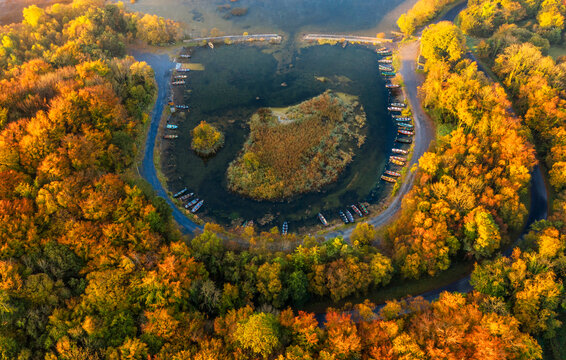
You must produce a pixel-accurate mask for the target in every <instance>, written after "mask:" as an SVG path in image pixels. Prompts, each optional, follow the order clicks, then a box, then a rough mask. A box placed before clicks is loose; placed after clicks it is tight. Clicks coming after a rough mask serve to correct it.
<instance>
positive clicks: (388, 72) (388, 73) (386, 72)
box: [381, 71, 395, 77]
mask: <svg viewBox="0 0 566 360" xmlns="http://www.w3.org/2000/svg"><path fill="white" fill-rule="evenodd" d="M381 76H390V77H391V76H395V72H394V71H382V72H381Z"/></svg>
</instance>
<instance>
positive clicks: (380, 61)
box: [377, 59, 393, 64]
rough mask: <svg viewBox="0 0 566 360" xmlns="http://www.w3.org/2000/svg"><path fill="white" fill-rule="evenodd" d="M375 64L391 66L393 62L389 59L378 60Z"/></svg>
mask: <svg viewBox="0 0 566 360" xmlns="http://www.w3.org/2000/svg"><path fill="white" fill-rule="evenodd" d="M377 62H378V63H380V64H392V63H393V60H391V59H379V60H377Z"/></svg>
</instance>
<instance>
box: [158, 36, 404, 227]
mask: <svg viewBox="0 0 566 360" xmlns="http://www.w3.org/2000/svg"><path fill="white" fill-rule="evenodd" d="M272 49H273V48H264V49H263V51H262V49H261V48H257V47H250V46H246V45H233V46H222V47H216V48H215V49H214V50H210V49H198V50H197V51H196V52H195V53H194V54H193V57H192V62H195V63H202V64H203V65H204V66H205V71H193V72H191V73H190V81H189V83H190V86H189V88H188V92H187V103H188V104H190V106H191V112H190V114H189V116H188V118H187V119H186V120H184V121H182V122H181V123H180V129H179V131H178V133H179V139H178V140H177V141H175V142H173V145H172V146H171V148H169V149H168V150H166V151H165V152H164V154H162V161H163V164H164V167H163V168H164V170H165V173H166V175H167V176H168V177H169V179H170V180H171V181H170V183H169V184H168V186H169V188H170V189H171V190H172V191H176V190H178V189H180V188H182V187H184V186H187V187H189V188H190V189H191V191H194V192H195V193H197V195H198V197H200V198H202V199H204V200H205V206H204V207H203V210H202V212H203V213H205V214H206V215H207V216H210V217H212V218H214V220H215V221H217V222H220V223H222V224H226V225H228V224H230V223H233V222H234V223H236V222H240V223H241V221H244V220H252V219H253V220H254V221H255V222H256V223H258V220H259V219H260V218H262V217H264V216H265V215H266V214H270V215H271V216H270V217H272V218H273V221H271V222H269V223H267V224H265V227H270V226H274V225H281V223H282V222H283V221H285V220H287V221H289V226H290V230H297V228H299V227H301V226H304V225H311V224H315V223H317V219H316V214H317V213H318V212H319V211H322V212H323V213H324V214H325V215H327V218H328V219H329V220H330V219H332V218H336V217H337V212H338V209H339V208H343V207H345V206H346V205H349V204H352V203H354V202H356V201H360V200H367V199H369V200H372V201H377V200H379V199H380V198H381V197H382V196H384V195H386V194H385V192H384V191H382V188H381V186H382V184H380V182H379V174H381V172H382V171H383V168H384V166H385V154H386V153H387V154H388V152H389V149H391V147H392V145H393V138H394V129H393V124H392V121H391V119H390V117H388V115H387V112H386V109H385V108H386V101H387V94H386V91H385V89H384V86H383V81H382V79H381V78H380V77H379V76H378V71H377V63H376V55H375V53H374V52H372V51H371V50H369V49H365V48H361V47H350V46H349V47H346V48H342V47H340V46H329V45H325V46H315V47H310V48H305V49H301V50H297V52H295V53H294V55H293V56H292V57H291V64H290V65H289V64H288V65H287V66H286V69H285V70H284V71H278V68H279V66H278V62H277V60H276V59H275V57H274V56H273V55H272V54H269V53H267V52H268V51H269V50H272ZM315 77H325V78H326V81H324V82H321V81H319V80H317V79H316V78H315ZM282 83H286V84H287V86H285V87H283V86H281V84H282ZM326 89H333V90H336V91H341V92H345V93H349V94H354V95H358V96H359V97H360V101H361V103H362V104H363V106H364V108H365V111H366V114H367V119H368V125H369V134H368V138H367V141H366V143H365V144H364V145H363V146H362V148H361V149H359V150H358V154H357V155H356V157H355V158H354V161H353V162H352V163H351V164H350V165H349V167H348V168H347V169H346V171H344V172H343V174H342V176H341V177H340V179H339V181H338V182H336V183H334V184H332V185H329V186H327V187H326V188H324V191H323V192H321V193H311V194H306V195H303V196H298V197H296V198H294V199H291V200H290V201H286V202H278V203H274V202H258V201H254V200H250V199H246V198H243V197H240V196H239V195H236V194H233V193H230V192H229V191H228V190H227V186H226V169H227V167H228V164H229V163H230V162H231V161H232V160H234V158H236V156H237V154H238V152H239V151H240V150H241V148H242V145H243V143H244V141H245V140H246V138H247V136H248V133H249V129H248V127H247V126H246V123H247V120H248V119H249V117H250V116H251V114H253V113H254V112H255V111H256V110H257V109H258V108H260V107H264V106H273V107H281V106H288V105H292V104H296V103H299V102H301V101H304V100H306V99H308V98H311V97H313V96H316V95H318V94H320V93H322V92H323V91H325V90H326ZM257 97H259V100H258V99H256V98H257ZM201 120H206V121H208V122H210V123H212V124H214V125H216V126H217V127H219V128H220V129H222V131H224V133H225V135H226V143H225V146H224V147H223V148H222V149H221V150H220V151H219V153H218V154H217V155H216V156H215V157H214V158H212V159H209V160H207V161H203V160H202V159H200V158H199V157H198V156H196V155H195V154H194V153H193V152H192V151H191V150H190V141H191V137H190V131H191V130H192V129H193V128H194V127H195V126H196V125H197V124H198V123H199V122H200V121H201ZM372 194H373V195H372Z"/></svg>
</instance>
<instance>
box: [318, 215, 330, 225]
mask: <svg viewBox="0 0 566 360" xmlns="http://www.w3.org/2000/svg"><path fill="white" fill-rule="evenodd" d="M318 220H320V222H321V223H322V225H324V226H328V222H327V221H326V219H325V218H324V216H323V215H322V214H321V213H318Z"/></svg>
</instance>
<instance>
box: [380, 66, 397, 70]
mask: <svg viewBox="0 0 566 360" xmlns="http://www.w3.org/2000/svg"><path fill="white" fill-rule="evenodd" d="M379 70H382V71H393V70H395V69H393V66H392V65H379Z"/></svg>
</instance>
